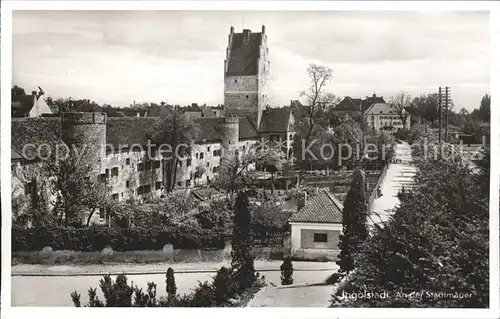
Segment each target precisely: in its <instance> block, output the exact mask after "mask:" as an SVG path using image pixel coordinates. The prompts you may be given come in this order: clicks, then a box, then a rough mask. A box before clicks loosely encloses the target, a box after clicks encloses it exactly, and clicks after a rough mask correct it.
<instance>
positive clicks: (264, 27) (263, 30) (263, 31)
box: [262, 25, 266, 34]
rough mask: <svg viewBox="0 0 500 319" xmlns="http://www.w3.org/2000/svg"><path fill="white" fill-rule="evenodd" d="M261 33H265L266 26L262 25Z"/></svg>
mask: <svg viewBox="0 0 500 319" xmlns="http://www.w3.org/2000/svg"><path fill="white" fill-rule="evenodd" d="M262 34H266V26H265V25H262Z"/></svg>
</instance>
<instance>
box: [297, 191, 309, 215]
mask: <svg viewBox="0 0 500 319" xmlns="http://www.w3.org/2000/svg"><path fill="white" fill-rule="evenodd" d="M306 203H307V193H306V192H305V191H300V192H298V193H297V211H299V210H301V209H302V208H304V206H306Z"/></svg>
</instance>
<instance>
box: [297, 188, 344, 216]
mask: <svg viewBox="0 0 500 319" xmlns="http://www.w3.org/2000/svg"><path fill="white" fill-rule="evenodd" d="M343 210H344V205H343V204H342V203H341V202H340V200H338V199H337V198H336V197H335V195H333V194H332V193H330V192H329V191H327V190H322V191H321V192H320V193H319V194H318V195H316V196H314V197H312V198H311V199H310V200H309V201H307V202H306V205H305V206H304V207H303V208H302V209H300V210H299V211H298V212H297V213H295V214H294V215H293V216H292V217H291V218H290V222H292V223H293V222H295V223H328V224H339V223H342V211H343Z"/></svg>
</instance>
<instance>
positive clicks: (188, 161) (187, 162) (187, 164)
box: [186, 158, 191, 167]
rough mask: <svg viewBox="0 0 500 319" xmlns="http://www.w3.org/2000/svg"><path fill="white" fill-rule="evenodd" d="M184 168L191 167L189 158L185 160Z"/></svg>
mask: <svg viewBox="0 0 500 319" xmlns="http://www.w3.org/2000/svg"><path fill="white" fill-rule="evenodd" d="M186 166H187V167H189V166H191V159H190V158H188V159H187V160H186Z"/></svg>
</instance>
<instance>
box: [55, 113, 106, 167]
mask: <svg viewBox="0 0 500 319" xmlns="http://www.w3.org/2000/svg"><path fill="white" fill-rule="evenodd" d="M62 139H63V141H64V142H65V143H66V144H67V145H68V146H69V148H70V150H71V152H74V151H77V152H78V154H72V156H74V155H76V156H77V157H80V158H79V162H78V165H88V166H90V169H91V172H93V173H95V174H96V175H97V174H98V173H99V171H100V167H101V163H102V159H103V157H104V156H105V147H106V113H83V112H69V113H63V116H62Z"/></svg>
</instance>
